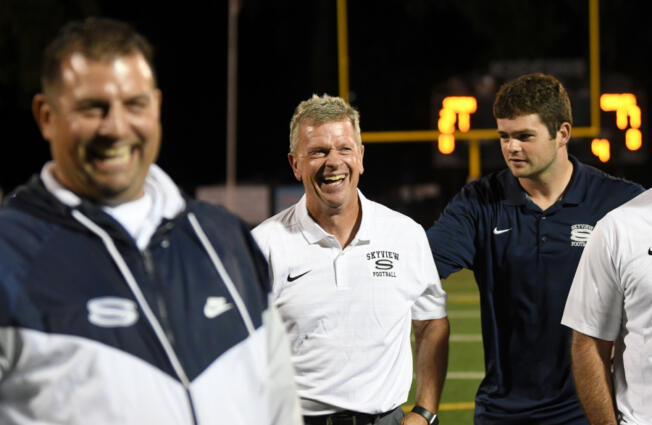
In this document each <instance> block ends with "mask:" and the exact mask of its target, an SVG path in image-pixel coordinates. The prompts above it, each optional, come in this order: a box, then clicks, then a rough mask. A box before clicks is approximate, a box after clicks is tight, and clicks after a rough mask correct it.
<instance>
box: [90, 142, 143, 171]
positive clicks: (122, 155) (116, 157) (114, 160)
mask: <svg viewBox="0 0 652 425" xmlns="http://www.w3.org/2000/svg"><path fill="white" fill-rule="evenodd" d="M133 150H134V146H133V145H126V146H122V147H119V148H102V147H97V148H94V149H90V150H89V152H88V153H89V157H90V159H92V160H93V162H94V163H95V164H96V166H100V167H117V166H122V165H125V164H128V163H129V162H130V161H131V158H132V152H133Z"/></svg>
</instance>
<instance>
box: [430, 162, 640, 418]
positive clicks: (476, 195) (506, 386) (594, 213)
mask: <svg viewBox="0 0 652 425" xmlns="http://www.w3.org/2000/svg"><path fill="white" fill-rule="evenodd" d="M570 160H571V162H572V163H573V176H572V178H571V181H570V184H569V186H568V188H567V190H566V192H565V193H564V195H563V196H562V198H561V199H560V200H559V201H557V202H556V203H555V204H554V205H552V206H550V207H549V208H548V209H547V210H545V211H542V210H541V209H540V208H539V207H538V206H537V205H535V204H534V203H533V202H532V201H531V200H530V199H529V197H528V195H527V194H526V192H525V191H524V190H523V189H522V188H521V186H520V184H519V183H518V180H517V179H516V178H515V177H514V176H513V174H512V173H511V171H509V169H506V170H503V171H499V172H496V173H493V174H490V175H488V176H486V177H483V178H482V179H480V180H477V181H474V182H472V183H469V184H467V185H466V186H465V187H464V188H463V189H462V190H461V191H460V192H459V193H458V194H457V195H456V196H455V197H454V198H453V199H452V200H451V201H450V203H449V204H448V205H447V206H446V208H445V210H444V212H443V213H442V215H441V217H440V218H439V220H437V222H436V223H435V224H434V225H433V226H432V227H431V228H430V229H429V230H428V232H427V234H428V240H429V242H430V247H431V249H432V253H433V256H434V258H435V262H436V264H437V270H438V271H439V274H440V276H441V277H442V278H445V277H447V276H448V275H450V274H451V273H453V272H455V271H457V270H460V269H461V268H468V269H471V270H473V273H474V276H475V279H476V282H477V284H478V288H479V292H480V306H481V315H482V339H483V344H484V352H485V371H486V376H485V378H484V379H483V380H482V383H481V384H480V388H479V389H478V392H477V395H476V410H475V423H476V424H494V423H495V424H511V423H514V424H522V423H527V424H537V423H541V424H546V425H550V424H588V421H587V420H586V419H585V418H584V414H583V410H582V408H581V406H580V404H579V401H578V400H577V396H576V395H575V389H574V384H573V381H572V376H571V370H570V331H569V330H568V329H567V328H565V327H563V326H562V325H561V324H560V322H561V316H562V313H563V311H564V305H565V303H566V297H567V295H568V291H569V289H570V285H571V282H572V280H573V276H574V274H575V269H576V267H577V263H578V262H579V259H580V256H581V254H582V250H583V249H584V246H585V245H586V242H587V240H588V238H589V236H590V234H591V231H592V230H593V226H595V223H596V222H597V221H598V220H599V219H600V218H602V217H603V216H604V215H605V214H606V213H607V212H609V211H610V210H612V209H614V208H615V207H617V206H619V205H621V204H622V203H624V202H626V201H628V200H630V199H632V198H633V197H634V196H636V195H638V194H639V193H641V192H643V190H644V189H643V187H642V186H640V185H638V184H634V183H631V182H628V181H626V180H622V179H618V178H615V177H612V176H610V175H608V174H606V173H604V172H602V171H599V170H597V169H596V168H593V167H590V166H587V165H584V164H582V163H580V162H578V161H577V160H576V159H575V158H573V157H570Z"/></svg>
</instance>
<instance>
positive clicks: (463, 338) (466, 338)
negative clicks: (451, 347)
mask: <svg viewBox="0 0 652 425" xmlns="http://www.w3.org/2000/svg"><path fill="white" fill-rule="evenodd" d="M449 341H451V342H482V335H480V334H452V335H451V336H450V339H449Z"/></svg>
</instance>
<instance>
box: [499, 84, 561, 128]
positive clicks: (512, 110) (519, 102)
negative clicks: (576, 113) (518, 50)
mask: <svg viewBox="0 0 652 425" xmlns="http://www.w3.org/2000/svg"><path fill="white" fill-rule="evenodd" d="M529 114H539V118H540V119H541V122H543V124H544V125H545V126H546V127H547V128H548V132H549V133H550V137H551V138H552V137H555V135H556V134H557V131H558V130H559V128H560V127H561V125H562V124H563V123H565V122H567V123H569V124H571V125H572V124H573V113H572V111H571V103H570V99H569V98H568V93H566V89H565V88H564V86H563V85H562V84H561V83H560V82H559V80H557V79H556V78H555V77H553V76H552V75H547V74H540V73H535V74H526V75H521V76H520V77H518V78H516V79H514V80H512V81H509V82H508V83H505V84H504V85H503V86H502V87H501V88H500V90H498V94H497V95H496V101H495V102H494V117H495V118H496V119H498V118H507V119H513V118H516V117H520V116H522V115H529Z"/></svg>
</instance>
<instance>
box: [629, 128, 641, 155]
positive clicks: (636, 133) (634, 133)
mask: <svg viewBox="0 0 652 425" xmlns="http://www.w3.org/2000/svg"><path fill="white" fill-rule="evenodd" d="M642 145H643V136H642V135H641V130H639V129H637V128H630V129H629V130H627V132H626V133H625V146H627V149H629V150H630V151H637V150H639V149H640V148H641V146H642Z"/></svg>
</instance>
